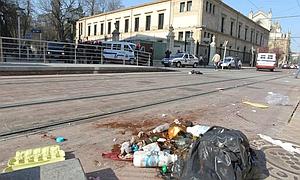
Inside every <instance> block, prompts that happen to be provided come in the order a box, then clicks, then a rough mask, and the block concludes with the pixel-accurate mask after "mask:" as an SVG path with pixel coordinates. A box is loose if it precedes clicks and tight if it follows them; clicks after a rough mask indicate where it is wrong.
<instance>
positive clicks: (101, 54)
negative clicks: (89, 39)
mask: <svg viewBox="0 0 300 180" xmlns="http://www.w3.org/2000/svg"><path fill="white" fill-rule="evenodd" d="M100 49H101V53H100V56H101V57H100V59H101V64H103V47H102V46H101V47H100Z"/></svg>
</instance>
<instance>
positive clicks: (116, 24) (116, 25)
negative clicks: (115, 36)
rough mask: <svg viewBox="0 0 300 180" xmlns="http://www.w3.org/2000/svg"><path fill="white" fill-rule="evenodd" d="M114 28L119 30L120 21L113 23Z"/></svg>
mask: <svg viewBox="0 0 300 180" xmlns="http://www.w3.org/2000/svg"><path fill="white" fill-rule="evenodd" d="M115 28H116V30H118V31H119V30H120V21H116V23H115Z"/></svg>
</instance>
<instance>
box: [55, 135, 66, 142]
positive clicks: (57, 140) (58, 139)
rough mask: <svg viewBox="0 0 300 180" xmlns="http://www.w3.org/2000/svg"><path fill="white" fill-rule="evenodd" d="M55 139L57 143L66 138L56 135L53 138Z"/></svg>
mask: <svg viewBox="0 0 300 180" xmlns="http://www.w3.org/2000/svg"><path fill="white" fill-rule="evenodd" d="M55 141H56V142H57V143H62V142H64V141H66V139H65V138H64V137H62V136H58V137H56V138H55Z"/></svg>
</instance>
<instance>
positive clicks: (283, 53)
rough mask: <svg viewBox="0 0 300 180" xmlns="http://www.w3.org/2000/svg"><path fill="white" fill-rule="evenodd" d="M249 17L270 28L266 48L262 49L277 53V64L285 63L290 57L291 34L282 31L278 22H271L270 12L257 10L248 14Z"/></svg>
mask: <svg viewBox="0 0 300 180" xmlns="http://www.w3.org/2000/svg"><path fill="white" fill-rule="evenodd" d="M249 18H250V19H252V20H253V21H255V22H256V23H258V24H260V25H261V26H263V27H265V28H266V29H268V30H270V34H269V42H268V48H267V49H266V50H264V51H268V52H274V53H276V54H277V58H278V64H279V65H280V64H286V63H287V62H288V60H289V57H290V45H291V35H290V33H285V32H283V31H282V27H281V25H280V23H279V22H272V12H271V11H270V12H269V13H265V12H263V11H258V12H256V13H253V12H252V11H251V12H250V14H249Z"/></svg>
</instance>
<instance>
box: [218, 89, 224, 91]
mask: <svg viewBox="0 0 300 180" xmlns="http://www.w3.org/2000/svg"><path fill="white" fill-rule="evenodd" d="M216 89H217V90H219V91H223V90H224V88H216Z"/></svg>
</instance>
